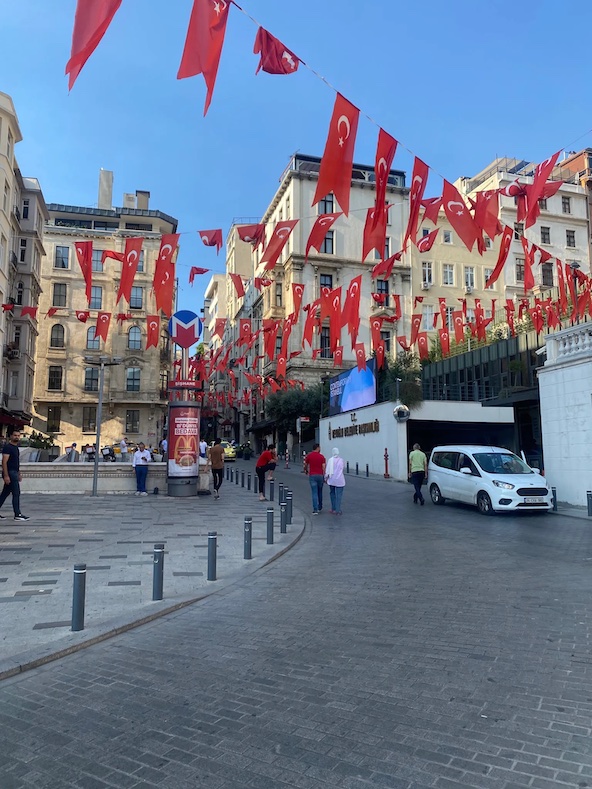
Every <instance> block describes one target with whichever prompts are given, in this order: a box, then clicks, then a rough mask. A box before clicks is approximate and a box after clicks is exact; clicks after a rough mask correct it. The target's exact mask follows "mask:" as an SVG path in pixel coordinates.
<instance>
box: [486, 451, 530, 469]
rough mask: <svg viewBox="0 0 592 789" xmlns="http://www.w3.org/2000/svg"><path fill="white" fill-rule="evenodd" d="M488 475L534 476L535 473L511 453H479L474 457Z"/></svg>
mask: <svg viewBox="0 0 592 789" xmlns="http://www.w3.org/2000/svg"><path fill="white" fill-rule="evenodd" d="M473 457H474V458H475V460H476V461H477V463H478V464H479V465H480V466H481V468H482V469H483V471H485V472H487V474H534V471H533V470H532V469H531V468H530V467H529V466H527V465H526V463H524V462H523V461H522V460H520V458H519V457H517V456H516V455H513V454H512V453H511V452H478V453H476V454H475V455H473Z"/></svg>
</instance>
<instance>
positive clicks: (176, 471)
mask: <svg viewBox="0 0 592 789" xmlns="http://www.w3.org/2000/svg"><path fill="white" fill-rule="evenodd" d="M199 418H200V408H199V406H197V405H190V404H183V405H176V404H173V403H172V404H171V406H170V407H169V430H168V442H169V445H168V456H169V460H168V475H169V477H197V475H198V466H197V462H198V457H199V452H198V447H199Z"/></svg>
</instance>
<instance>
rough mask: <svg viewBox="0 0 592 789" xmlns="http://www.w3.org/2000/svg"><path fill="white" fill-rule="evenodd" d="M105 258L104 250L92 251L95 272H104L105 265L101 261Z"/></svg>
mask: <svg viewBox="0 0 592 789" xmlns="http://www.w3.org/2000/svg"><path fill="white" fill-rule="evenodd" d="M102 257H103V250H102V249H93V251H92V270H93V271H102V270H103V264H102V263H101V259H102Z"/></svg>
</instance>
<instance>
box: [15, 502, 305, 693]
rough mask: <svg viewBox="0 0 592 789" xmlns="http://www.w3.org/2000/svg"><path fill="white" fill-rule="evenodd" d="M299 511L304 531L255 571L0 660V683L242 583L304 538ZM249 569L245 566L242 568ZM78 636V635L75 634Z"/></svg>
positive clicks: (301, 512)
mask: <svg viewBox="0 0 592 789" xmlns="http://www.w3.org/2000/svg"><path fill="white" fill-rule="evenodd" d="M294 509H295V510H298V512H300V514H301V515H302V521H303V525H302V528H301V530H300V531H299V532H298V534H296V535H295V537H294V539H293V540H292V541H291V542H290V543H288V545H286V546H284V548H282V550H281V551H278V553H276V554H274V556H272V557H271V558H270V559H268V560H267V561H266V562H265V563H264V564H262V565H260V566H259V567H256V568H255V569H254V570H253V571H252V572H247V573H246V574H244V575H242V577H240V578H235V579H233V580H230V581H228V582H227V583H225V584H223V585H222V586H219V587H218V588H216V589H212V591H211V592H206V593H205V594H201V595H199V596H198V597H191V598H188V599H184V600H179V601H178V602H176V603H174V604H173V605H167V606H166V608H161V609H160V610H158V611H152V612H151V613H149V614H146V615H145V616H143V617H141V618H140V619H136V620H134V621H132V622H121V620H111V621H107V622H104V623H103V624H102V627H103V631H102V632H98V633H96V635H93V636H90V637H88V638H84V636H82V638H81V640H80V641H78V642H77V643H75V644H70V645H69V646H67V647H63V648H62V649H58V650H55V651H51V646H50V647H49V648H48V649H49V650H50V651H47V652H45V653H44V652H43V651H42V650H41V654H40V650H35V651H34V652H33V651H31V652H21V653H20V655H14V656H12V657H10V658H5V659H4V660H0V682H1V681H2V680H5V679H10V678H11V677H15V676H18V675H19V674H23V673H24V672H25V671H30V670H31V669H34V668H39V667H40V666H45V665H46V664H48V663H52V662H53V661H55V660H60V659H61V658H64V657H68V655H73V654H75V653H76V652H80V651H81V650H83V649H87V648H88V647H91V646H94V645H95V644H100V643H101V642H102V641H107V640H108V639H110V638H114V637H115V636H119V635H121V634H122V633H127V632H129V631H130V630H135V629H136V628H137V627H141V626H142V625H146V624H149V623H150V622H155V621H156V620H158V619H161V618H163V617H165V616H168V615H169V614H173V613H175V612H177V611H180V610H182V609H183V608H187V607H188V606H190V605H193V604H194V603H199V602H201V601H202V600H206V599H207V598H209V597H212V596H213V595H215V594H218V593H219V592H222V591H225V590H227V589H229V588H230V587H232V586H234V585H236V584H239V583H241V582H242V581H244V580H245V579H246V578H249V577H251V576H252V575H255V573H258V572H260V571H261V570H264V569H265V568H267V567H269V565H271V564H272V563H273V562H275V561H276V560H277V559H279V558H281V557H282V556H284V554H286V553H287V552H288V551H289V550H290V549H291V548H293V547H294V546H295V545H296V544H297V543H298V542H299V541H300V540H301V539H302V537H303V535H304V532H305V531H306V528H307V524H308V518H307V516H306V515H305V514H304V512H303V511H302V510H300V509H298V508H297V507H295V508H294ZM243 569H246V568H243ZM118 621H119V622H121V623H120V624H115V623H116V622H118ZM95 630H101V625H98V626H97V628H95ZM76 635H77V634H76Z"/></svg>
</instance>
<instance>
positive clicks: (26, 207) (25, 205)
mask: <svg viewBox="0 0 592 789" xmlns="http://www.w3.org/2000/svg"><path fill="white" fill-rule="evenodd" d="M28 218H29V200H28V199H25V200H23V219H28Z"/></svg>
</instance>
